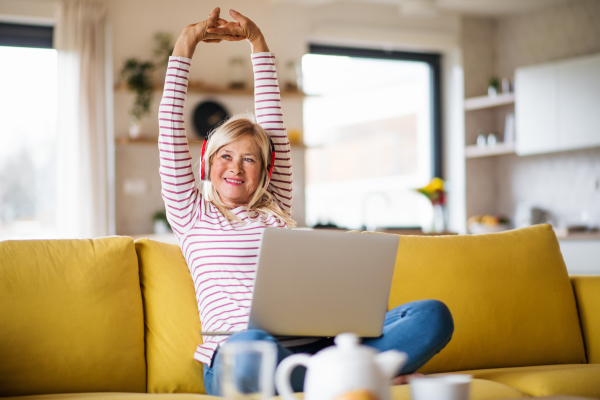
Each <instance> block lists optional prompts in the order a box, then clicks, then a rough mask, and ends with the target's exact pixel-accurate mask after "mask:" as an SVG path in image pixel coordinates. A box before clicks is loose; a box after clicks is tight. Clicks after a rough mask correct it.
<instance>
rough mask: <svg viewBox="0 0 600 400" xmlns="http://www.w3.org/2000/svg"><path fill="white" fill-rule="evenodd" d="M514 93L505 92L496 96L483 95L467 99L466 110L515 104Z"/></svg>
mask: <svg viewBox="0 0 600 400" xmlns="http://www.w3.org/2000/svg"><path fill="white" fill-rule="evenodd" d="M514 102H515V94H514V93H503V94H498V95H496V96H481V97H471V98H469V99H465V111H471V110H481V109H484V108H492V107H500V106H505V105H509V104H514Z"/></svg>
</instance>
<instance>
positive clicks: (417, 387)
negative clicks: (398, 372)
mask: <svg viewBox="0 0 600 400" xmlns="http://www.w3.org/2000/svg"><path fill="white" fill-rule="evenodd" d="M472 379H473V376H472V375H460V374H454V375H444V376H432V377H424V378H413V379H412V380H411V381H410V392H411V396H412V400H469V391H470V387H471V380H472Z"/></svg>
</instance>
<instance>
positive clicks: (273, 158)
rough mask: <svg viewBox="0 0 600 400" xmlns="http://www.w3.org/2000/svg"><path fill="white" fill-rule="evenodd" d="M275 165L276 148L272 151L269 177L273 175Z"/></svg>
mask: <svg viewBox="0 0 600 400" xmlns="http://www.w3.org/2000/svg"><path fill="white" fill-rule="evenodd" d="M274 166H275V150H273V151H272V152H271V165H269V179H271V175H273V167H274Z"/></svg>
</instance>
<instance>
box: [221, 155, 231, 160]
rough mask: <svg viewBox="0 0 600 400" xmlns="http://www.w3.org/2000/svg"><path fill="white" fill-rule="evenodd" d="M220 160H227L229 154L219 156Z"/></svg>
mask: <svg viewBox="0 0 600 400" xmlns="http://www.w3.org/2000/svg"><path fill="white" fill-rule="evenodd" d="M221 158H222V159H223V160H227V159H229V154H223V155H222V156H221Z"/></svg>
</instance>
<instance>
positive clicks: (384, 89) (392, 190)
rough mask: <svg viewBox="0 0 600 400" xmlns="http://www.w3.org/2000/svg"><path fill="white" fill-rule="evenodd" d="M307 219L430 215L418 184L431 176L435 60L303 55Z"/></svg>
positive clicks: (385, 220)
mask: <svg viewBox="0 0 600 400" xmlns="http://www.w3.org/2000/svg"><path fill="white" fill-rule="evenodd" d="M302 71H303V79H304V90H305V92H306V93H308V94H309V95H315V96H311V97H308V98H307V99H306V100H305V104H304V130H305V143H306V145H307V147H308V149H307V156H306V173H307V179H306V181H307V186H306V210H307V217H306V222H307V224H308V225H309V226H314V225H315V224H335V225H337V226H339V227H344V228H353V229H358V228H362V227H366V228H367V229H375V228H386V227H387V228H392V227H409V226H410V227H416V226H422V225H423V224H426V223H428V221H429V220H430V219H431V212H432V211H431V206H430V204H429V202H428V201H427V199H426V198H425V197H424V196H422V195H420V194H418V193H416V192H415V191H414V190H413V189H414V188H417V187H421V186H424V185H426V184H427V183H428V182H429V180H430V179H431V177H432V174H433V171H432V157H433V156H432V146H433V143H432V140H433V139H432V129H433V127H432V106H431V104H432V99H431V96H432V95H431V92H432V90H431V85H432V82H431V76H432V73H431V66H430V65H429V64H428V63H426V62H421V61H404V60H384V59H373V58H358V57H346V56H331V55H319V54H307V55H305V56H304V57H303V58H302Z"/></svg>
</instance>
